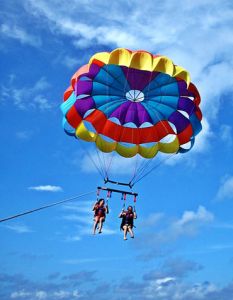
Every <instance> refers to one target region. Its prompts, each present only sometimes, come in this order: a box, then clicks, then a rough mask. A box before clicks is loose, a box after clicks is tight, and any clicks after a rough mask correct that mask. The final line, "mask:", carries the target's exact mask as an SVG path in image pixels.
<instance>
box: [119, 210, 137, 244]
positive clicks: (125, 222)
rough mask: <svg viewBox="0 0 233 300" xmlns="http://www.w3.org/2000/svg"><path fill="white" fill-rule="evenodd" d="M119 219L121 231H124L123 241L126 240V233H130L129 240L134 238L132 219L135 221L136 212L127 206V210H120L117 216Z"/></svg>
mask: <svg viewBox="0 0 233 300" xmlns="http://www.w3.org/2000/svg"><path fill="white" fill-rule="evenodd" d="M119 218H122V222H121V229H122V230H123V231H124V240H127V233H128V232H129V233H130V236H131V238H134V232H133V227H134V224H133V223H134V219H137V214H136V211H135V210H133V207H132V206H128V208H127V210H126V211H125V210H122V211H121V213H120V214H119Z"/></svg>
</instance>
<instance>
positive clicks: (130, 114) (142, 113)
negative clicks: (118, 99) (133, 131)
mask: <svg viewBox="0 0 233 300" xmlns="http://www.w3.org/2000/svg"><path fill="white" fill-rule="evenodd" d="M110 117H115V118H117V119H118V120H119V121H120V122H121V124H125V123H130V122H132V123H134V124H135V125H137V127H139V126H140V125H141V124H143V123H145V122H150V123H152V120H151V117H150V115H149V114H148V112H147V111H146V109H145V108H144V107H143V106H142V105H141V103H134V102H131V101H127V102H125V103H123V104H121V105H120V106H119V107H118V108H117V109H116V110H114V112H112V114H111V116H110Z"/></svg>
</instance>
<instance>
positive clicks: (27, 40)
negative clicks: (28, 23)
mask: <svg viewBox="0 0 233 300" xmlns="http://www.w3.org/2000/svg"><path fill="white" fill-rule="evenodd" d="M0 32H1V33H2V35H3V36H5V37H7V38H11V39H15V40H18V41H19V42H20V43H21V44H27V45H30V46H33V47H39V46H41V40H40V38H39V37H38V36H36V35H32V34H29V33H27V32H26V31H25V30H24V29H23V28H20V27H19V26H16V25H8V24H2V25H1V26H0Z"/></svg>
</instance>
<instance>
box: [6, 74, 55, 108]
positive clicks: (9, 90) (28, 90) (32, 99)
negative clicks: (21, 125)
mask: <svg viewBox="0 0 233 300" xmlns="http://www.w3.org/2000/svg"><path fill="white" fill-rule="evenodd" d="M49 87H50V84H49V83H48V82H47V80H46V79H45V78H44V77H41V78H40V79H39V80H37V81H36V82H35V83H34V85H32V86H31V87H21V88H19V87H17V86H16V83H15V79H14V80H13V82H9V84H8V85H2V86H1V96H2V100H1V101H2V103H5V102H9V101H12V102H13V104H14V105H15V106H16V107H17V108H19V109H21V110H28V109H29V108H30V109H39V110H41V111H44V110H48V109H51V108H52V106H53V105H52V103H50V102H49V100H48V99H47V98H46V97H45V95H44V93H46V92H47V90H48V89H49Z"/></svg>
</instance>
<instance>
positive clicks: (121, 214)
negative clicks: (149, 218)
mask: <svg viewBox="0 0 233 300" xmlns="http://www.w3.org/2000/svg"><path fill="white" fill-rule="evenodd" d="M124 214H125V213H124V211H123V210H122V211H121V212H120V214H119V216H118V218H122V217H123V215H124Z"/></svg>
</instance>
